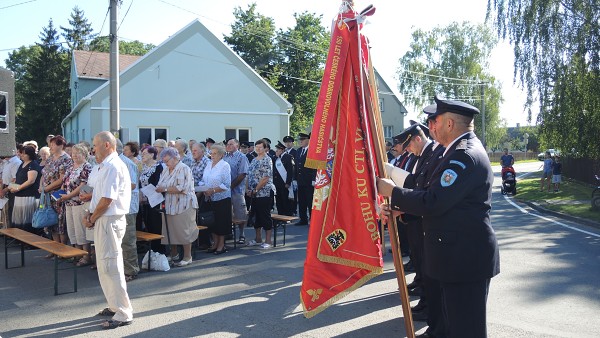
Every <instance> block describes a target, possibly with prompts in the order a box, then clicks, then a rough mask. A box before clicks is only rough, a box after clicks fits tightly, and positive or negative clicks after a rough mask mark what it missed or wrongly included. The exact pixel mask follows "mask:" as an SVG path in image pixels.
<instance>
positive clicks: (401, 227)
mask: <svg viewBox="0 0 600 338" xmlns="http://www.w3.org/2000/svg"><path fill="white" fill-rule="evenodd" d="M396 226H397V227H398V241H399V242H400V249H401V251H402V252H401V253H402V254H404V253H408V252H410V243H409V242H408V234H407V233H406V227H407V225H406V224H405V223H404V222H403V221H402V219H401V218H400V217H398V218H397V219H396Z"/></svg>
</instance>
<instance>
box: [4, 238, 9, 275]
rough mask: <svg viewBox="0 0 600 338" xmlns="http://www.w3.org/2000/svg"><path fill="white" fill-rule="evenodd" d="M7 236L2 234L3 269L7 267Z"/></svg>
mask: <svg viewBox="0 0 600 338" xmlns="http://www.w3.org/2000/svg"><path fill="white" fill-rule="evenodd" d="M7 237H8V236H6V235H5V236H4V269H8V241H7V240H6V238H7Z"/></svg>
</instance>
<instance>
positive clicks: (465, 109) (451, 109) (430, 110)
mask: <svg viewBox="0 0 600 338" xmlns="http://www.w3.org/2000/svg"><path fill="white" fill-rule="evenodd" d="M433 100H434V101H435V104H432V105H429V106H427V107H425V108H423V112H424V113H425V114H427V115H429V116H428V117H427V119H433V118H435V117H436V116H438V115H442V114H444V113H455V114H459V115H463V116H468V117H473V116H475V114H479V109H477V108H476V107H473V106H472V105H470V104H468V103H465V102H462V101H455V100H444V99H441V98H440V97H439V96H437V95H436V96H435V97H434V98H433Z"/></svg>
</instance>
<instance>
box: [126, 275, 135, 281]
mask: <svg viewBox="0 0 600 338" xmlns="http://www.w3.org/2000/svg"><path fill="white" fill-rule="evenodd" d="M135 279H137V275H125V281H126V282H131V281H132V280H135Z"/></svg>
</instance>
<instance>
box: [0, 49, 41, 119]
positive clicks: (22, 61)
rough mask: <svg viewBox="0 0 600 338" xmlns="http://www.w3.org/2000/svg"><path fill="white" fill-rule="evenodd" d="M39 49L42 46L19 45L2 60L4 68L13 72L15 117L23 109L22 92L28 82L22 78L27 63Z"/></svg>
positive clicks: (25, 89) (36, 54)
mask: <svg viewBox="0 0 600 338" xmlns="http://www.w3.org/2000/svg"><path fill="white" fill-rule="evenodd" d="M41 50H42V48H41V47H40V46H39V45H32V46H27V47H25V46H21V47H19V48H18V49H15V50H14V51H12V52H10V53H9V54H8V59H6V60H5V61H4V62H5V64H6V68H7V69H10V70H12V71H13V72H14V74H15V113H16V115H17V119H18V118H19V116H20V115H21V113H22V110H23V93H25V92H26V91H27V87H28V85H29V83H28V82H26V81H24V80H23V79H24V77H25V73H26V70H27V64H28V63H29V61H31V60H33V59H34V58H36V57H37V56H38V55H39V54H40V52H41Z"/></svg>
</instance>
